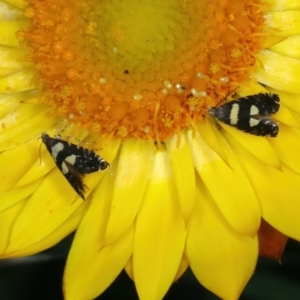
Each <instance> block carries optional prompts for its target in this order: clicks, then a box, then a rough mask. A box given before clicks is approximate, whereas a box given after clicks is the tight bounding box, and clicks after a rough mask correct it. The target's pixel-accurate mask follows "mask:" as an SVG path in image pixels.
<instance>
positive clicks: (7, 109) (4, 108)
mask: <svg viewBox="0 0 300 300" xmlns="http://www.w3.org/2000/svg"><path fill="white" fill-rule="evenodd" d="M33 95H35V97H36V92H35V91H25V92H19V93H9V94H0V104H1V105H0V118H1V119H3V118H5V119H6V118H9V117H8V116H7V115H10V114H11V113H13V112H14V111H15V109H17V108H19V107H20V106H23V105H24V104H22V103H21V101H22V100H23V101H24V99H29V98H32V97H33ZM3 123H4V124H3ZM5 126H6V124H5V122H4V121H3V120H1V127H0V130H3V127H4V128H6V127H5Z"/></svg>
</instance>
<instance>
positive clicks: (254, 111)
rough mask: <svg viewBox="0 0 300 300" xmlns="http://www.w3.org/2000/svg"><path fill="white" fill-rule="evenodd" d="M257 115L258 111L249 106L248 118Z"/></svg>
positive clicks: (253, 106)
mask: <svg viewBox="0 0 300 300" xmlns="http://www.w3.org/2000/svg"><path fill="white" fill-rule="evenodd" d="M258 114H259V110H258V108H257V107H256V106H255V105H251V107H250V116H257V115H258Z"/></svg>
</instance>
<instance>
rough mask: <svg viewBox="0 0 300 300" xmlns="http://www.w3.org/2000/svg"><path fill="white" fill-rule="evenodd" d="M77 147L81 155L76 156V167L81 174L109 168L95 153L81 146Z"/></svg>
mask: <svg viewBox="0 0 300 300" xmlns="http://www.w3.org/2000/svg"><path fill="white" fill-rule="evenodd" d="M77 147H78V151H79V152H80V153H79V152H78V153H77V155H76V161H75V164H74V167H75V168H76V169H77V170H78V171H79V172H80V173H81V174H90V173H94V172H98V171H100V170H104V169H106V168H107V167H108V163H107V162H106V161H105V160H104V159H103V158H101V157H100V156H99V155H98V154H96V153H95V152H93V151H91V150H89V149H86V148H83V147H80V146H77Z"/></svg>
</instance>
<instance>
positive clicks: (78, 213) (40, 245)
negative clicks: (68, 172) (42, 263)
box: [2, 200, 86, 258]
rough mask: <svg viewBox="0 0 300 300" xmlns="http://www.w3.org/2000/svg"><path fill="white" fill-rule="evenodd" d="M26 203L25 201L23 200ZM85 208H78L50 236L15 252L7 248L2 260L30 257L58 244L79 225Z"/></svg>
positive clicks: (82, 206)
mask: <svg viewBox="0 0 300 300" xmlns="http://www.w3.org/2000/svg"><path fill="white" fill-rule="evenodd" d="M25 203H26V200H25ZM85 209H86V206H84V205H81V206H79V207H78V208H77V209H76V210H75V212H74V213H73V214H72V215H71V216H70V217H69V218H67V220H66V221H64V222H63V223H62V224H61V225H59V226H58V227H57V228H55V230H54V231H52V232H51V233H50V234H48V235H46V236H44V237H43V238H42V239H41V240H39V241H38V242H36V243H34V244H31V245H28V247H26V248H22V249H17V250H16V251H15V252H10V251H9V248H8V249H7V250H6V251H5V252H4V253H3V255H2V257H3V258H9V257H23V256H28V255H32V254H35V253H38V252H41V251H44V250H45V249H47V248H50V247H52V246H54V245H56V244H57V243H58V242H60V241H61V240H62V239H63V238H64V237H66V236H67V235H69V234H70V233H71V232H73V231H74V230H75V229H76V228H77V227H78V224H79V223H80V221H81V219H82V216H83V215H84V211H85ZM5 228H6V227H5Z"/></svg>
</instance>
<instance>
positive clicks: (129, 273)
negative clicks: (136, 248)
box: [124, 256, 134, 280]
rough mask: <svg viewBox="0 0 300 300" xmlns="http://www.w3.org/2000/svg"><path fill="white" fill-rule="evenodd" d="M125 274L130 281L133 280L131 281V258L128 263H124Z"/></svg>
mask: <svg viewBox="0 0 300 300" xmlns="http://www.w3.org/2000/svg"><path fill="white" fill-rule="evenodd" d="M124 269H125V272H126V273H127V275H128V277H129V278H130V279H131V280H134V279H133V260H132V256H130V258H129V260H128V262H127V263H126V266H125V268H124Z"/></svg>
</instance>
